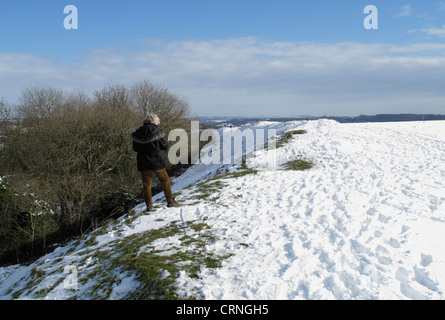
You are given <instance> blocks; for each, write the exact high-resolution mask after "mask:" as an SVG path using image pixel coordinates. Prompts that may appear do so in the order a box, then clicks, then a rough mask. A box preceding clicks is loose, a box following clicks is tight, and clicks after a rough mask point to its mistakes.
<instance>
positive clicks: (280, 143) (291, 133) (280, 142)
mask: <svg viewBox="0 0 445 320" xmlns="http://www.w3.org/2000/svg"><path fill="white" fill-rule="evenodd" d="M306 133H307V131H306V130H292V131H288V132H285V133H283V134H282V135H281V136H280V137H279V138H278V140H277V142H276V147H277V148H280V147H282V146H284V145H285V144H287V143H288V142H289V141H290V140H292V138H293V137H294V135H300V134H306Z"/></svg>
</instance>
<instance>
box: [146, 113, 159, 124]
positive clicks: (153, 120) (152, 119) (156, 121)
mask: <svg viewBox="0 0 445 320" xmlns="http://www.w3.org/2000/svg"><path fill="white" fill-rule="evenodd" d="M148 123H151V124H154V125H157V126H159V124H160V123H161V121H160V120H159V117H158V116H157V115H156V114H154V113H150V114H148V115H147V116H146V117H145V120H144V124H148Z"/></svg>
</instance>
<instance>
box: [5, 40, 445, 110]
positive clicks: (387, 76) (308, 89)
mask: <svg viewBox="0 0 445 320" xmlns="http://www.w3.org/2000/svg"><path fill="white" fill-rule="evenodd" d="M444 51H445V46H444V45H441V44H432V43H431V44H428V43H426V44H413V45H407V46H392V45H386V44H361V43H337V44H320V43H291V42H271V41H264V40H262V39H258V38H238V39H229V40H212V41H181V42H164V41H159V40H144V41H141V42H140V45H139V48H138V49H134V50H133V51H129V50H120V49H116V48H103V49H97V50H94V51H91V52H87V53H85V54H84V56H83V58H82V60H80V61H78V62H77V63H76V64H74V65H66V64H61V63H58V62H56V61H52V60H49V59H46V58H44V57H40V56H35V55H30V54H16V53H0V88H2V91H1V92H0V96H4V97H5V98H6V99H7V100H9V101H10V102H11V101H13V100H14V99H15V98H17V97H18V96H19V95H20V93H21V90H22V89H23V88H24V87H25V86H28V85H38V84H45V85H50V86H54V87H58V88H62V89H65V90H75V89H83V90H84V91H85V92H86V93H92V92H93V91H94V90H98V89H102V88H103V87H105V86H106V85H109V84H125V85H131V84H133V83H135V82H137V81H140V80H143V79H147V80H149V81H153V82H159V83H161V84H163V85H165V86H167V87H168V88H169V89H170V90H171V91H172V92H175V93H178V94H180V95H183V96H185V97H187V98H188V100H189V102H190V104H191V107H192V109H193V110H194V111H195V112H196V113H197V114H198V115H210V114H220V115H222V114H226V115H230V114H235V115H268V116H272V115H276V116H285V115H297V114H313V115H323V114H326V115H358V114H373V113H389V112H394V113H400V112H422V113H423V112H428V113H443V103H444V101H445V93H444V92H443V85H444V83H445V77H444V74H445V55H444V54H443V53H444Z"/></svg>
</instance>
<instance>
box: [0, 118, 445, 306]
mask: <svg viewBox="0 0 445 320" xmlns="http://www.w3.org/2000/svg"><path fill="white" fill-rule="evenodd" d="M261 125H262V126H263V127H264V126H266V125H267V126H269V127H273V128H275V129H277V132H280V131H288V130H295V129H304V130H306V132H307V133H306V134H300V135H295V136H294V138H293V139H292V140H291V141H289V142H288V143H287V144H285V145H284V146H283V147H281V148H278V149H276V150H263V151H258V152H257V156H256V157H255V158H254V160H255V161H253V162H252V163H250V162H248V167H249V169H257V170H258V172H256V173H250V174H242V175H239V176H231V177H230V178H227V179H223V180H215V181H214V182H211V181H210V182H207V185H206V186H207V187H209V188H208V189H209V190H210V191H208V192H207V196H206V198H205V199H199V201H196V193H197V192H198V191H197V189H196V187H189V188H185V187H186V186H187V185H188V184H190V183H193V182H195V181H197V180H201V181H202V179H203V178H204V177H211V176H213V175H215V174H216V172H217V171H218V170H219V171H220V170H221V168H220V167H218V165H210V166H203V165H199V164H198V165H195V166H194V167H191V168H190V169H189V171H188V172H186V173H185V174H184V175H183V176H182V177H181V178H179V179H177V180H176V181H175V182H176V184H175V185H174V189H175V191H176V192H177V199H178V200H179V201H180V202H181V203H182V204H183V205H182V207H180V208H168V209H167V208H164V207H162V208H161V205H160V204H158V207H160V208H159V209H158V210H157V211H156V212H155V213H153V214H150V215H147V214H143V215H140V216H139V217H138V218H137V219H134V220H132V221H131V222H128V221H125V220H126V219H127V218H126V217H123V218H122V219H121V221H119V224H118V226H113V227H108V229H107V230H106V231H105V232H103V233H102V234H101V235H99V236H97V237H96V239H95V242H94V245H91V247H90V248H89V249H90V250H104V251H105V250H108V249H109V248H110V246H111V244H112V243H115V241H117V240H119V239H124V238H126V237H129V236H132V235H135V234H138V233H142V232H146V231H147V230H155V229H159V228H162V227H165V226H166V225H168V224H170V223H172V222H176V223H180V224H181V223H182V224H184V223H187V222H196V221H198V222H205V224H206V225H208V226H209V227H210V228H209V232H211V234H212V235H213V237H214V239H215V241H212V242H211V243H208V244H207V245H206V246H205V247H203V248H202V250H206V251H207V252H211V253H212V254H216V255H219V256H221V257H225V258H224V259H223V260H222V262H221V266H220V267H219V268H211V267H205V266H203V267H202V268H201V271H200V273H199V277H191V276H190V274H189V273H188V272H186V271H181V272H179V276H178V277H177V278H176V279H175V281H176V286H177V288H178V290H177V294H178V295H179V296H180V297H181V296H182V297H189V296H194V297H196V298H198V299H271V300H273V299H284V300H288V299H362V300H363V299H444V291H445V122H444V121H432V122H400V123H366V124H339V123H337V122H334V121H329V120H317V121H303V122H287V123H268V124H264V123H263V124H261ZM273 156H274V157H275V156H276V157H277V158H276V159H278V163H279V164H281V163H285V162H287V161H290V160H295V159H299V158H303V159H305V160H309V161H311V162H313V163H314V166H313V168H311V169H309V170H305V171H293V170H284V169H283V168H276V167H271V166H269V163H270V159H271V157H273ZM219 171H218V172H219ZM217 182H218V184H217V188H211V186H212V183H217ZM183 188H185V189H183ZM201 189H202V188H201ZM201 192H203V191H202V190H201ZM156 198H158V199H161V200H162V195H158V196H157V197H155V199H156ZM192 199H194V200H192ZM209 199H213V200H209ZM159 203H162V201H160V202H159ZM143 209H144V205H142V204H141V205H139V206H137V207H136V208H135V213H136V214H138V213H140V212H142V210H143ZM128 218H129V217H128ZM195 236H196V234H195ZM181 239H183V238H181V237H180V236H177V235H174V236H170V237H164V238H160V239H158V240H156V241H155V242H156V243H155V244H153V245H155V246H156V250H159V251H161V252H162V251H163V252H165V254H166V253H167V252H169V251H172V250H175V248H178V243H180V242H181V241H182V240H181ZM107 246H108V247H107ZM79 248H83V250H85V249H84V248H85V243H83V244H82V246H81V245H79V244H78V243H77V244H76V245H74V244H72V245H69V246H67V247H65V248H59V249H57V250H56V251H55V252H53V253H51V254H49V255H47V256H45V257H43V258H41V259H40V260H39V261H37V262H36V263H35V264H34V265H31V266H12V267H7V268H0V298H1V299H12V298H18V299H38V298H39V299H67V298H72V297H76V298H80V299H82V298H88V297H89V295H88V291H89V290H92V288H93V285H92V284H91V281H94V282H97V281H98V280H97V279H96V280H91V281H90V282H88V281H79V284H78V285H79V287H76V288H75V290H73V289H72V288H71V289H67V288H66V282H65V280H66V277H67V275H68V274H70V273H69V271H68V272H67V270H65V273H64V272H63V271H64V268H65V267H66V266H67V265H73V266H74V267H75V269H76V276H77V275H78V276H79V278H81V276H82V274H85V273H88V272H90V270H92V269H93V268H92V267H93V266H95V263H98V261H99V260H98V259H96V260H95V258H91V257H90V258H88V259H83V258H82V256H81V254H80V253H79V251H80V249H79ZM107 248H108V249H107ZM140 250H141V251H143V250H144V249H143V248H141V249H140ZM147 250H148V249H147ZM33 268H34V269H33ZM36 270H44V271H41V273H42V274H43V273H45V274H46V275H47V276H46V277H44V279H40V281H39V282H38V283H36V281H34V285H33V286H32V288H31V289H30V288H29V283H30V280H29V278H30V273H34V274H35V273H38V272H36ZM57 270H58V271H57ZM117 274H118V276H116V278H115V280H114V284H113V285H112V286H111V287H110V290H109V291H110V293H109V295H108V298H109V299H121V298H124V297H126V296H127V294H128V292H129V291H131V290H134V289H135V288H136V286H137V282H136V279H135V278H134V276H132V275H131V274H129V273H125V272H117ZM160 276H161V277H168V276H169V272H168V271H166V272H163V273H162V274H161V275H160ZM64 279H65V280H64ZM25 283H28V287H27V288H26V290H25V289H24V286H25ZM42 292H44V294H42Z"/></svg>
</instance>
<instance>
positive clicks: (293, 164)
mask: <svg viewBox="0 0 445 320" xmlns="http://www.w3.org/2000/svg"><path fill="white" fill-rule="evenodd" d="M313 166H314V164H313V163H312V162H310V161H306V160H302V159H297V160H292V161H289V162H286V163H285V164H283V168H284V169H285V170H295V171H304V170H309V169H311V168H312V167H313Z"/></svg>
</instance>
